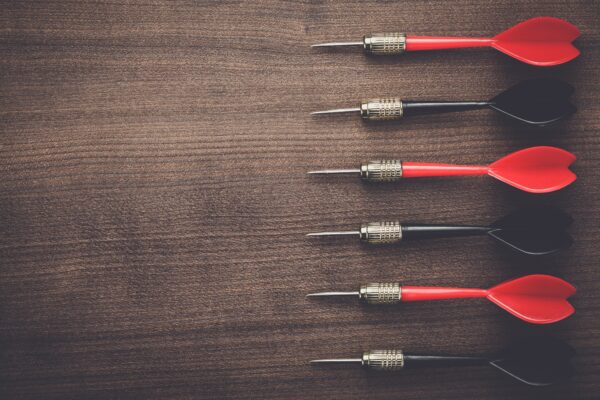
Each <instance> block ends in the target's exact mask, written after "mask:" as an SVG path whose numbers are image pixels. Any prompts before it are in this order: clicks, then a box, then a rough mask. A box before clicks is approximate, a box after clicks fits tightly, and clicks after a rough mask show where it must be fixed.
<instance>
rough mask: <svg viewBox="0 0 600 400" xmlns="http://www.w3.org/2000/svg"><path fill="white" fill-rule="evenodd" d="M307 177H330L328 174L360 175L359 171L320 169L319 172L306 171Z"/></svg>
mask: <svg viewBox="0 0 600 400" xmlns="http://www.w3.org/2000/svg"><path fill="white" fill-rule="evenodd" d="M308 174H309V175H330V174H360V169H322V170H319V171H308Z"/></svg>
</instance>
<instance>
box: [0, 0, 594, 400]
mask: <svg viewBox="0 0 600 400" xmlns="http://www.w3.org/2000/svg"><path fill="white" fill-rule="evenodd" d="M537 15H552V16H556V17H561V18H565V19H567V20H569V21H570V22H572V23H574V24H576V25H577V26H578V27H579V28H580V29H581V31H582V37H581V38H580V39H579V40H577V46H578V47H579V48H580V49H581V51H582V56H581V57H580V58H578V59H576V60H575V61H573V62H571V63H568V64H566V65H563V66H560V67H556V68H545V69H536V68H533V67H530V66H527V65H525V64H521V63H519V62H517V61H514V60H512V59H510V58H509V57H507V56H504V55H502V54H500V53H497V52H495V51H492V50H488V49H473V50H461V51H446V52H432V53H420V54H417V53H413V54H409V55H406V56H403V57H398V58H369V57H366V56H364V55H363V54H361V53H360V52H354V51H338V52H323V51H321V52H319V51H314V50H311V49H310V48H309V45H310V44H311V43H316V42H322V41H326V40H331V39H357V38H359V37H360V36H362V34H363V33H366V32H369V31H382V30H384V31H385V30H400V31H407V32H411V33H413V34H440V35H471V36H478V35H482V36H483V35H488V36H489V35H493V34H495V33H497V32H499V31H501V30H503V29H505V28H507V27H509V26H511V25H513V24H514V23H516V22H519V21H521V20H524V19H527V18H529V17H532V16H537ZM599 17H600V6H599V3H598V2H591V1H570V2H568V1H558V0H557V1H527V2H523V1H514V2H506V1H477V2H475V1H456V2H455V1H452V2H446V1H401V2H377V1H364V0H361V1H354V2H347V3H342V2H334V1H314V2H312V1H303V2H296V1H252V2H236V1H219V2H208V1H203V2H196V1H124V0H114V1H94V2H91V1H87V2H81V1H2V2H1V3H0V73H1V76H0V154H1V156H0V397H1V398H3V399H21V398H23V399H29V398H31V399H53V398H56V399H67V398H76V399H82V398H92V399H93V398H98V399H100V398H102V399H105V398H122V399H126V398H140V399H149V398H180V399H185V398H206V399H208V398H219V399H223V398H247V399H250V398H253V399H254V398H297V399H300V398H303V399H308V398H314V399H330V398H344V399H349V398H356V399H359V398H360V399H369V400H370V399H387V398H402V399H430V398H437V399H464V398H473V399H474V398H477V399H483V398H486V399H507V398H511V399H526V398H544V399H567V398H568V399H575V398H590V399H591V398H596V399H597V398H599V397H600V379H599V375H600V337H599V335H600V323H599V320H600V319H599V313H600V295H599V290H600V284H599V281H598V279H599V278H600V276H599V274H598V272H597V271H598V259H599V256H600V247H599V246H598V243H599V241H600V224H599V222H600V218H599V216H598V214H599V212H600V206H599V204H598V199H599V198H600V196H599V194H600V186H599V184H600V179H599V178H600V173H599V172H598V163H599V161H600V157H599V150H600V146H599V145H600V140H599V139H598V134H599V130H600V102H599V101H598V93H599V91H600V83H599V79H598V76H599V75H598V65H600V53H599V52H598V50H599V44H600V29H599V26H598V18H599ZM538 76H554V77H559V78H562V79H564V80H566V81H568V82H570V83H572V84H573V85H574V86H576V88H577V92H576V95H575V97H574V99H573V101H574V102H575V103H576V104H577V105H578V108H579V113H578V114H576V115H575V116H574V117H573V118H572V119H570V120H569V121H566V122H564V123H561V124H560V125H558V126H555V127H552V128H550V129H547V130H544V131H539V130H535V129H531V128H528V127H522V126H518V125H515V124H513V123H511V122H510V121H508V120H506V119H504V118H502V117H501V116H498V115H496V114H495V113H493V112H491V111H485V110H483V111H475V112H470V113H464V114H462V115H439V116H435V117H431V118H414V119H411V120H406V121H404V122H402V123H400V124H379V125H366V124H364V123H362V122H361V121H360V120H359V119H358V118H356V117H348V118H335V119H334V118H330V119H327V118H323V119H314V118H311V117H310V116H309V115H308V113H309V112H310V111H313V110H320V109H324V108H329V107H336V106H347V105H352V104H354V103H355V102H356V101H358V100H360V99H361V98H364V97H374V96H384V95H398V96H403V97H404V98H413V99H487V98H489V97H491V96H493V95H494V94H496V93H498V92H499V91H501V90H503V89H505V88H507V87H508V86H510V85H512V84H514V83H516V82H519V81H520V80H522V79H526V78H531V77H538ZM539 144H547V145H557V146H560V147H564V148H566V149H568V150H570V151H573V152H574V153H575V154H576V155H577V156H578V161H577V163H576V164H575V165H574V170H575V171H576V172H577V174H578V176H579V180H578V181H577V182H576V183H575V184H574V185H572V186H571V187H569V188H567V189H565V190H562V191H560V192H558V193H555V194H551V195H529V194H524V193H520V192H517V191H516V190H515V189H512V188H510V187H508V186H506V185H503V184H501V183H499V182H496V181H494V180H493V179H487V178H464V179H460V178H458V179H448V180H445V179H429V180H426V179H424V180H413V181H406V182H402V183H399V184H395V185H384V186H377V185H366V184H363V183H361V182H360V181H358V180H356V179H352V178H347V179H315V178H309V177H308V176H307V175H306V174H305V172H306V171H307V170H309V169H313V168H322V167H352V166H355V165H356V164H357V163H358V162H360V161H362V160H367V159H370V158H379V157H392V158H393V157H397V158H401V159H405V160H413V161H426V160H427V161H439V162H462V163H485V162H489V161H492V160H495V159H496V158H498V157H500V156H502V155H504V154H506V153H508V152H511V151H514V150H517V149H520V148H523V147H527V146H531V145H539ZM534 203H535V204H541V203H547V204H554V205H558V206H561V207H563V208H564V209H565V210H567V211H569V212H570V213H572V215H573V217H574V218H575V224H574V226H573V228H572V230H571V233H572V235H573V236H574V238H575V240H576V243H575V245H574V246H573V247H572V249H571V250H569V251H567V252H565V253H563V254H561V255H560V256H557V257H552V258H550V259H546V260H537V259H536V260H531V259H523V258H519V257H516V256H513V255H511V254H508V253H507V252H506V251H505V250H504V249H502V248H500V247H499V246H498V245H496V244H494V243H492V242H491V241H490V240H486V239H485V238H481V239H477V240H472V241H469V240H464V239H455V240H438V241H428V242H422V243H416V242H415V243H410V244H406V245H402V246H393V247H382V248H376V249H374V248H369V247H366V246H363V245H360V244H359V243H357V242H355V241H352V240H346V241H336V242H319V241H309V240H306V239H305V238H304V234H305V233H307V232H311V231H315V230H323V229H329V228H355V227H356V226H357V225H358V224H359V223H360V222H361V221H368V220H378V219H400V220H404V221H418V222H423V223H428V222H430V223H433V222H464V223H482V224H485V223H488V222H491V221H493V220H494V219H496V218H497V217H500V216H501V215H503V214H504V213H507V212H509V211H510V210H512V209H515V208H517V207H518V206H520V205H523V204H534ZM531 272H546V273H550V274H554V275H557V276H560V277H564V278H565V279H567V280H569V281H570V282H572V283H573V284H575V285H576V286H577V287H578V289H579V292H578V294H577V296H576V297H574V298H573V301H572V302H573V304H574V305H575V307H576V308H577V313H576V314H575V315H574V316H573V317H571V318H569V319H567V320H565V321H563V322H561V323H558V324H555V325H552V326H531V325H527V324H525V323H523V322H521V321H519V320H517V319H516V318H513V317H512V316H510V315H508V314H507V313H505V312H504V311H501V310H499V309H498V308H496V307H495V306H494V305H492V304H488V303H487V302H486V301H483V300H482V301H478V300H464V301H462V300H458V301H448V302H430V303H423V304H416V303H415V304H410V305H405V306H400V307H393V308H376V307H375V308H367V307H361V306H360V305H358V304H356V303H355V302H354V301H351V300H348V299H346V300H345V301H315V300H308V299H306V298H305V297H304V295H305V294H306V293H308V292H311V291H315V290H326V289H353V288H355V287H356V286H357V285H358V284H359V283H361V282H365V281H394V280H396V281H398V280H399V281H401V282H406V283H409V284H417V285H419V284H421V285H456V286H463V285H464V286H473V287H487V286H491V285H493V284H495V283H498V282H500V281H502V280H504V279H508V278H511V277H515V276H518V275H523V274H527V273H531ZM535 333H548V334H551V335H555V336H558V337H560V338H563V339H565V340H567V341H568V342H570V343H571V344H572V345H573V346H574V347H576V348H577V350H578V356H577V358H576V359H575V360H574V363H575V366H576V370H577V375H576V377H575V378H574V379H573V380H572V381H571V382H570V383H565V384H561V385H558V386H555V387H551V388H531V387H527V386H524V385H521V384H518V383H515V382H513V381H512V380H510V379H509V378H507V377H505V376H503V375H502V374H500V373H498V372H497V371H494V370H492V369H486V368H465V369H463V370H452V369H432V370H429V371H405V372H402V373H399V374H391V375H390V374H383V375H381V374H376V373H367V372H365V371H363V370H361V369H360V368H352V367H344V368H342V367H337V368H315V367H311V366H309V365H308V360H310V359H312V358H319V357H351V356H356V355H358V354H360V353H361V352H362V350H365V349H370V348H402V349H404V350H407V351H412V352H425V351H428V352H439V353H455V354H463V353H472V354H481V353H487V352H494V351H495V350H498V349H500V348H501V347H503V346H504V345H506V344H508V343H510V342H511V341H512V340H513V339H516V338H519V337H521V336H523V335H529V334H535Z"/></svg>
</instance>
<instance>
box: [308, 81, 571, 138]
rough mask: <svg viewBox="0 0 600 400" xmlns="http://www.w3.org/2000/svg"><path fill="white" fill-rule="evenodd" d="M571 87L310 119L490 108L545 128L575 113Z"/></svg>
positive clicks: (538, 84)
mask: <svg viewBox="0 0 600 400" xmlns="http://www.w3.org/2000/svg"><path fill="white" fill-rule="evenodd" d="M573 91H574V89H573V87H572V86H571V85H569V84H568V83H565V82H563V81H560V80H558V79H553V78H539V79H530V80H527V81H523V82H521V83H519V84H517V85H515V86H513V87H511V88H509V89H507V90H505V91H504V92H502V93H500V94H499V95H497V96H496V97H494V98H493V99H491V100H489V101H414V100H402V99H399V98H379V99H369V100H364V101H362V102H361V104H360V105H359V106H358V107H355V108H337V109H333V110H326V111H315V112H313V113H311V114H312V115H315V116H319V115H330V114H345V113H358V114H360V116H361V117H362V119H364V120H366V121H390V120H400V119H403V118H405V117H410V116H415V115H426V114H434V113H448V112H458V111H466V110H475V109H480V108H491V109H492V110H496V111H498V112H500V113H502V114H503V115H506V116H508V117H510V118H512V119H514V120H516V121H519V122H522V123H525V124H528V125H534V126H546V125H549V124H552V123H555V122H557V121H560V120H561V119H564V118H566V117H568V116H569V115H571V114H573V113H574V112H575V111H576V108H575V106H574V105H573V104H571V103H570V102H569V96H571V94H573Z"/></svg>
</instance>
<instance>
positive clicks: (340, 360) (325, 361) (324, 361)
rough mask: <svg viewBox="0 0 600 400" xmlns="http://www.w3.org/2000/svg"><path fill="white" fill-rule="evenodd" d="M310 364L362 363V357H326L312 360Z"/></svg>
mask: <svg viewBox="0 0 600 400" xmlns="http://www.w3.org/2000/svg"><path fill="white" fill-rule="evenodd" d="M309 363H310V364H334V363H336V364H338V363H339V364H348V363H360V364H362V359H360V358H325V359H321V360H310V362H309Z"/></svg>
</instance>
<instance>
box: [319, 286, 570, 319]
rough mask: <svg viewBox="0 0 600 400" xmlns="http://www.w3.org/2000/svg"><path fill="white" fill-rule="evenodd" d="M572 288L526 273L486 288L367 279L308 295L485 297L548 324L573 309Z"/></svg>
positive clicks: (377, 299)
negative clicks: (354, 286) (350, 287)
mask: <svg viewBox="0 0 600 400" xmlns="http://www.w3.org/2000/svg"><path fill="white" fill-rule="evenodd" d="M575 292H576V289H575V287H574V286H573V285H571V284H570V283H568V282H565V281H564V280H562V279H560V278H557V277H554V276H550V275H526V276H523V277H520V278H516V279H513V280H510V281H506V282H503V283H501V284H499V285H496V286H494V287H492V288H489V289H473V288H454V287H437V286H433V287H432V286H403V285H402V286H401V285H400V284H398V283H368V284H366V285H363V286H361V288H360V290H359V291H356V292H320V293H311V294H309V295H308V296H311V297H323V296H358V298H359V299H360V300H363V301H365V302H366V303H368V304H390V303H399V302H405V301H425V300H445V299H462V298H472V297H480V298H481V297H485V298H487V299H488V300H490V301H491V302H493V303H494V304H496V305H497V306H499V307H501V308H502V309H504V310H506V311H508V312H509V313H511V314H512V315H514V316H515V317H517V318H520V319H522V320H523V321H526V322H529V323H532V324H551V323H554V322H558V321H560V320H563V319H565V318H567V317H568V316H570V315H571V314H573V313H574V312H575V309H574V308H573V306H572V305H571V304H570V303H569V302H568V301H567V299H568V298H569V297H570V296H572V295H573V294H575Z"/></svg>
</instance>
